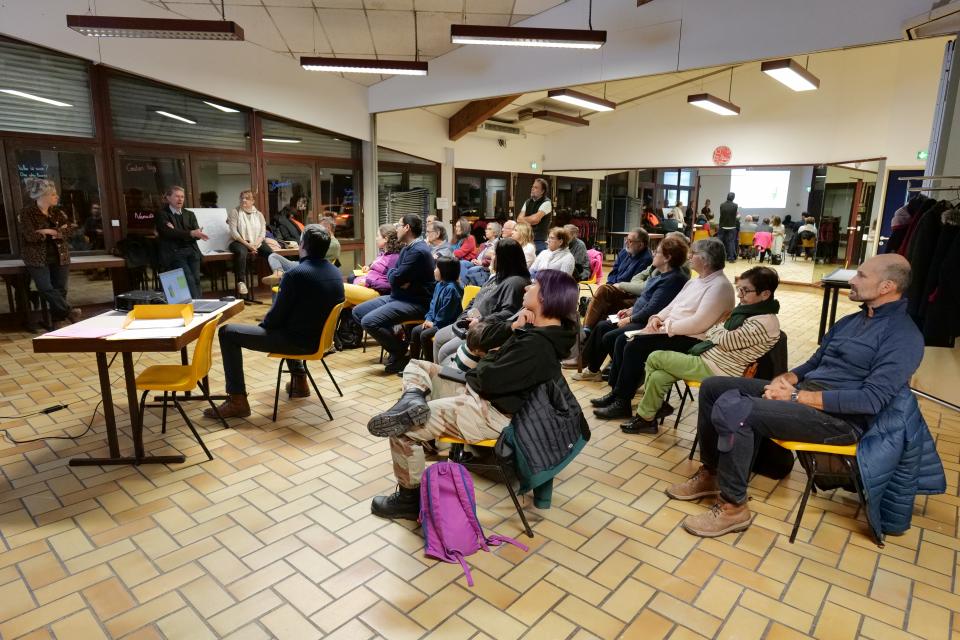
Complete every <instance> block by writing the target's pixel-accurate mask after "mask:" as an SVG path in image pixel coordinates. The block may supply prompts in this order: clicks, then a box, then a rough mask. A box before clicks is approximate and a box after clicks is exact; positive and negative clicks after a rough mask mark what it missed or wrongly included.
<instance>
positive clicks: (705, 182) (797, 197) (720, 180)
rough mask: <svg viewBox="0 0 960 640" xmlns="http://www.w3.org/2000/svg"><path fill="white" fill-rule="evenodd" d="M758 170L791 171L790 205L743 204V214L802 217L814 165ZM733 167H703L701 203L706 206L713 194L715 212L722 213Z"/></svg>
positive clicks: (701, 206) (788, 202) (714, 213)
mask: <svg viewBox="0 0 960 640" xmlns="http://www.w3.org/2000/svg"><path fill="white" fill-rule="evenodd" d="M757 169H758V170H761V171H762V170H777V169H779V170H781V171H789V172H790V183H789V186H788V187H787V202H786V206H784V207H782V208H777V209H773V208H770V209H760V208H746V207H743V206H741V207H740V212H741V214H740V215H741V217H742V216H744V215H750V216H753V217H754V220H756V219H757V218H758V217H759V218H772V217H773V216H780V218H784V217H785V216H787V215H791V216H793V218H792V219H793V220H798V219H799V215H800V213H801V212H803V211H806V209H807V200H808V199H809V195H810V194H809V193H807V187H809V186H810V180H811V178H812V177H813V167H812V166H803V167H757ZM730 172H731V170H730V169H727V168H723V169H701V170H700V173H699V176H700V195H699V202H698V204H699V206H700V208H703V205H704V203H705V202H706V199H707V198H710V200H711V203H710V208H711V209H712V210H713V215H714V216H717V215H719V211H720V205H721V204H722V203H723V202H724V201H725V200H726V199H727V193H729V191H730Z"/></svg>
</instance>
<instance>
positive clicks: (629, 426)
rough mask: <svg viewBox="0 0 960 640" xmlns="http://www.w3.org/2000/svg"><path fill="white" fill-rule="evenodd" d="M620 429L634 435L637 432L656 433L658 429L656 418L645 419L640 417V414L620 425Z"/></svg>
mask: <svg viewBox="0 0 960 640" xmlns="http://www.w3.org/2000/svg"><path fill="white" fill-rule="evenodd" d="M620 431H622V432H623V433H629V434H631V435H636V434H639V433H648V434H650V435H656V434H657V432H658V431H659V429H658V428H657V420H656V419H653V420H647V419H646V418H641V417H640V416H633V418H631V419H630V420H627V421H626V422H624V423H623V424H621V425H620Z"/></svg>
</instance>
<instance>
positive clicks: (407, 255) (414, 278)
mask: <svg viewBox="0 0 960 640" xmlns="http://www.w3.org/2000/svg"><path fill="white" fill-rule="evenodd" d="M422 231H423V221H422V220H421V219H420V216H418V215H414V214H407V215H405V216H403V217H402V218H401V219H400V222H398V223H397V237H398V238H399V239H400V242H401V243H402V244H403V245H404V247H403V249H401V250H400V257H399V258H398V259H397V266H395V267H394V268H393V269H391V270H390V271H389V272H387V278H388V279H389V280H390V295H388V296H380V297H379V298H374V299H373V300H368V301H367V302H364V303H363V304H360V305H357V306H356V307H354V309H353V319H354V320H356V321H357V322H358V323H359V324H360V326H361V327H363V330H364V331H366V332H367V334H368V335H370V336H372V337H373V339H374V340H376V341H377V342H378V343H379V344H380V346H381V347H383V350H384V351H386V352H387V354H388V357H387V362H386V367H385V371H386V372H387V373H399V372H400V371H403V368H404V367H405V366H406V365H407V361H409V358H408V357H407V355H406V353H407V343H406V342H405V341H403V340H401V339H400V338H399V337H398V336H397V334H396V333H394V327H396V326H397V325H398V324H401V323H403V322H404V321H406V320H422V319H423V317H424V316H425V315H426V313H427V309H429V307H430V299H431V298H432V297H433V287H434V285H435V284H436V281H435V280H434V277H433V268H434V261H433V255H432V254H431V253H430V245H428V244H427V243H426V242H425V241H424V240H423V238H421V237H420V233H421V232H422Z"/></svg>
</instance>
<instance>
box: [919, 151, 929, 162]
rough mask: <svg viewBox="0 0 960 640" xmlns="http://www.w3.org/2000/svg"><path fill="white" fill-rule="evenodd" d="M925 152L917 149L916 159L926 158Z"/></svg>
mask: <svg viewBox="0 0 960 640" xmlns="http://www.w3.org/2000/svg"><path fill="white" fill-rule="evenodd" d="M926 159H927V152H926V151H917V160H926Z"/></svg>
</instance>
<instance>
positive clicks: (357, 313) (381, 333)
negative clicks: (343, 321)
mask: <svg viewBox="0 0 960 640" xmlns="http://www.w3.org/2000/svg"><path fill="white" fill-rule="evenodd" d="M429 306H430V305H429V303H427V302H423V303H416V302H406V301H403V300H394V298H393V296H380V297H379V298H374V299H373V300H368V301H366V302H364V303H362V304H359V305H357V306H356V307H354V308H353V319H354V320H356V321H357V322H358V323H359V324H360V326H361V327H363V330H364V331H366V332H367V334H368V335H370V336H372V337H373V339H374V340H376V341H377V343H378V344H379V345H380V346H381V347H383V350H384V351H386V352H387V353H388V354H390V356H392V357H393V358H397V357H400V356H403V354H404V353H405V352H406V350H407V345H406V343H404V342H403V341H402V340H400V339H398V338H397V335H396V334H395V333H394V332H393V328H394V327H395V326H396V325H398V324H400V323H402V322H403V321H405V320H422V319H423V316H425V315H427V309H428V308H429Z"/></svg>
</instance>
